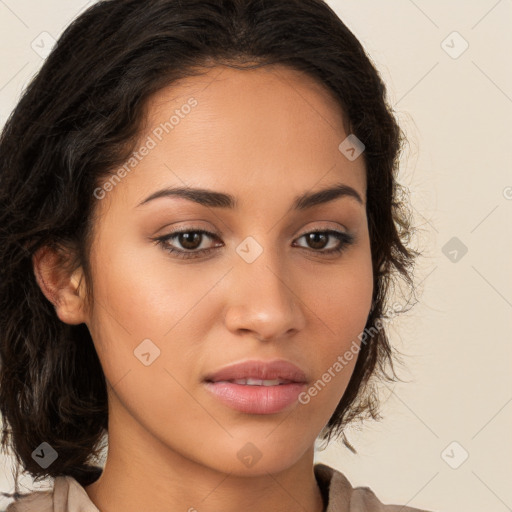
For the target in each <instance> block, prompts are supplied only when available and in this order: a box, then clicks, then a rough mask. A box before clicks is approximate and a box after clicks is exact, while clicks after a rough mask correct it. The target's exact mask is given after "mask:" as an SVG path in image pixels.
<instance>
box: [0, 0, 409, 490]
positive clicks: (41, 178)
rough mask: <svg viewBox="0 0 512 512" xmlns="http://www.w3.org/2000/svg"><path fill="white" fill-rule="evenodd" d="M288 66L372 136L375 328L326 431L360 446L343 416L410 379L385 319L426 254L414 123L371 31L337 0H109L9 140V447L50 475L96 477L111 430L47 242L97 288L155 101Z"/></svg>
mask: <svg viewBox="0 0 512 512" xmlns="http://www.w3.org/2000/svg"><path fill="white" fill-rule="evenodd" d="M274 64H278V65H283V66H289V67H291V68H293V69H296V70H299V71H303V72H305V73H307V74H309V75H310V76H311V77H313V78H315V79H316V80H317V81H318V82H319V83H321V84H324V85H325V86H326V88H327V89H328V90H329V91H330V92H331V93H332V95H333V97H334V98H335V99H336V100H337V101H338V103H339V105H340V107H341V109H342V111H343V113H344V120H345V122H346V124H347V129H348V131H347V133H351V134H354V135H355V136H356V137H357V138H358V139H359V140H361V141H362V142H363V143H364V145H365V151H364V154H363V155H364V159H365V164H366V169H367V217H368V227H369V234H370V242H371V253H372V263H373V280H374V295H373V305H372V309H371V311H370V314H369V316H368V320H367V324H366V328H367V330H368V332H370V333H371V335H370V336H369V338H368V339H365V341H364V342H363V343H362V344H361V350H360V352H359V355H358V359H357V363H356V366H355V369H354V372H353V375H352V377H351V379H350V382H349V385H348V388H347V389H346V392H345V393H344V395H343V397H342V399H341V401H340V402H339V404H338V406H337V407H336V410H335V412H334V414H333V415H332V417H331V418H330V420H329V422H328V423H327V425H326V426H325V428H324V431H322V436H323V438H324V439H325V438H327V439H330V438H331V436H333V435H338V434H341V435H342V437H343V442H344V443H345V444H346V446H348V447H349V448H351V449H352V450H353V448H352V447H351V445H350V444H349V443H348V441H347V440H346V438H345V435H344V433H343V431H344V428H345V427H346V426H347V425H348V424H349V423H350V422H351V421H353V420H355V419H356V418H362V417H371V418H374V419H378V418H379V414H378V397H377V393H376V389H375V386H374V385H373V384H372V383H373V382H374V381H375V382H380V381H381V380H383V379H389V380H394V379H396V378H397V376H396V373H395V371H394V370H393V362H394V361H396V360H397V359H396V356H397V354H396V350H395V349H394V348H392V346H391V344H390V342H389V339H388V337H387V334H386V329H385V328H383V327H382V321H383V319H384V318H385V317H386V311H387V310H386V308H387V303H388V299H389V295H390V291H391V288H392V286H393V285H394V284H395V283H396V282H397V280H399V279H400V280H405V282H406V283H407V285H408V286H409V287H410V288H411V289H412V285H413V279H412V268H413V264H414V259H415V257H416V256H417V255H418V253H416V252H415V251H414V250H412V249H411V248H409V247H408V240H409V237H410V234H411V232H412V225H411V224H412V222H411V217H410V213H409V211H408V208H407V203H406V201H404V200H403V199H402V195H401V194H400V185H399V184H398V182H397V171H398V161H399V156H400V153H401V150H402V148H403V143H404V142H405V136H404V134H403V131H402V130H401V128H400V127H399V125H398V123H397V121H396V119H395V116H394V114H393V111H392V108H391V107H390V105H389V103H388V101H387V98H386V94H387V93H386V87H385V85H384V83H383V81H382V79H381V77H380V75H379V73H378V71H377V70H376V68H375V66H374V65H373V63H372V61H371V59H370V58H369V56H368V55H367V54H366V52H365V50H364V49H363V47H362V45H361V44H360V42H359V41H358V40H357V38H356V37H355V36H354V35H353V33H352V32H351V31H350V30H349V29H348V28H347V26H346V25H345V24H344V23H343V22H342V21H341V20H340V18H339V17H338V16H337V15H336V13H335V12H334V11H333V10H332V9H331V8H330V7H329V6H328V5H327V4H326V3H325V2H324V1H322V0H280V1H279V2H276V1H275V0H146V1H144V2H141V1H140V0H106V1H99V2H97V3H96V4H94V5H93V6H92V7H90V8H88V9H87V10H86V11H85V12H84V13H83V14H81V15H80V16H79V17H78V18H77V19H76V20H75V21H73V22H72V23H71V25H70V26H69V27H68V28H67V29H66V30H65V31H64V33H63V34H62V36H61V37H60V38H59V40H58V42H57V44H56V46H55V48H54V49H53V51H52V52H51V54H50V55H49V56H48V58H47V60H46V61H45V62H44V64H43V66H42V68H41V69H40V71H39V72H38V73H37V75H36V76H35V77H34V78H33V80H32V81H31V83H30V84H29V85H28V87H27V88H26V90H25V91H24V93H23V95H22V97H21V99H20V101H19V102H18V104H17V106H16V107H15V109H14V110H13V112H12V114H11V115H10V117H9V119H8V120H7V122H6V124H5V126H4V128H3V131H2V134H1V138H0V362H1V369H0V413H1V415H2V417H3V432H2V448H3V449H4V450H5V449H7V448H11V449H12V451H13V452H14V454H15V456H16V461H17V463H18V465H21V466H22V467H23V468H24V470H25V471H27V472H28V473H30V474H31V475H32V476H33V477H34V478H35V479H36V480H37V479H42V478H46V477H56V476H60V475H69V476H72V477H74V478H76V480H77V481H78V482H79V483H80V484H81V485H88V484H89V483H90V482H92V481H94V480H95V479H96V477H97V475H98V471H99V468H98V467H95V466H94V465H93V464H92V461H93V460H94V457H96V456H98V454H99V453H100V450H101V449H102V448H103V446H102V440H104V438H105V437H106V434H107V431H108V430H107V429H108V403H107V384H106V381H105V377H104V374H103V371H102V367H101V364H100V361H99V359H98V357H97V354H96V352H95V349H94V345H93V343H92V339H91V336H90V333H89V330H88V328H87V326H86V325H85V324H80V325H67V324H65V323H63V322H62V321H60V320H59V318H58V317H57V315H56V313H55V310H54V307H53V306H52V304H51V303H50V302H49V301H48V300H47V299H46V297H45V296H44V295H43V293H42V291H41V289H40V287H39V286H38V284H37V282H36V279H35V276H34V270H33V262H32V257H33V255H34V253H35V252H36V251H37V250H38V249H39V248H41V247H43V246H49V247H52V248H55V249H59V250H60V251H61V252H62V254H64V253H65V251H71V252H72V254H73V255H74V259H73V261H68V260H64V259H63V263H66V264H68V265H69V266H70V269H75V268H78V267H79V266H82V267H83V269H84V271H85V280H86V281H87V286H88V289H89V290H92V282H91V279H90V271H89V268H90V267H89V265H88V262H89V248H90V242H91V240H90V237H91V232H92V231H91V228H92V226H93V223H94V206H95V200H94V195H93V191H94V190H95V188H96V187H97V186H98V183H100V181H101V179H102V178H104V177H105V176H107V175H108V174H111V173H112V172H113V171H112V170H113V169H115V168H117V166H119V165H121V164H122V163H123V162H124V161H126V159H127V158H128V157H129V156H130V154H131V153H132V151H133V150H134V147H135V143H136V138H137V135H138V134H139V132H140V129H141V127H142V124H143V122H144V118H145V108H146V106H147V103H148V100H149V98H150V97H151V96H152V95H153V94H154V93H156V92H158V91H159V90H161V89H163V88H164V87H167V86H169V85H172V84H173V83H174V82H176V81H177V80H179V79H181V78H186V77H188V76H191V75H193V74H197V73H200V72H201V70H204V69H207V68H210V67H213V66H216V65H228V66H232V67H236V68H238V69H245V68H247V67H260V66H267V65H274ZM92 295H93V294H91V296H92ZM379 322H380V324H379ZM387 368H390V369H391V370H392V372H391V373H392V375H389V374H388V372H387ZM42 442H47V443H49V444H50V445H51V446H52V447H53V449H55V450H56V451H57V452H58V458H57V459H56V460H55V461H54V462H53V463H52V464H51V465H50V466H49V467H48V468H46V469H44V468H42V467H41V466H40V465H39V464H38V463H37V462H36V460H35V459H34V458H33V456H32V454H33V452H34V450H35V449H36V448H37V447H38V446H39V445H40V444H41V443H42ZM18 469H19V467H18ZM16 475H18V471H17V473H16ZM16 493H17V495H19V494H18V483H17V476H16Z"/></svg>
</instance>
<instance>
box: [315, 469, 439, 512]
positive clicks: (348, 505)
mask: <svg viewBox="0 0 512 512" xmlns="http://www.w3.org/2000/svg"><path fill="white" fill-rule="evenodd" d="M314 468H315V475H316V478H317V481H318V484H319V486H320V489H321V490H322V494H323V495H324V498H325V499H327V509H326V511H325V512H429V511H427V510H423V509H419V508H411V507H407V506H402V505H386V504H384V503H382V502H381V501H380V500H379V499H378V498H377V496H376V495H375V493H374V492H373V491H372V490H371V489H370V488H369V487H353V486H352V485H351V483H350V482H349V480H348V479H347V477H346V476H345V475H343V473H341V472H340V471H338V470H336V469H334V468H332V467H330V466H327V465H326V464H321V463H317V464H315V465H314Z"/></svg>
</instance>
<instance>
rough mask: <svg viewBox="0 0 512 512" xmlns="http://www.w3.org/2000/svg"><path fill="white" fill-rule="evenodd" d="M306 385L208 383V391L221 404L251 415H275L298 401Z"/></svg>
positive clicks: (297, 383) (295, 383)
mask: <svg viewBox="0 0 512 512" xmlns="http://www.w3.org/2000/svg"><path fill="white" fill-rule="evenodd" d="M305 387H306V384H304V383H299V382H294V383H290V384H279V385H278V386H247V385H245V384H235V383H234V382H206V389H208V390H209V391H210V392H211V393H213V394H214V395H215V396H216V397H217V398H218V399H219V400H220V401H221V402H223V403H224V404H226V405H227V406H229V407H231V408H233V409H236V410H237V411H241V412H245V413H249V414H275V413H278V412H281V411H282V410H284V409H286V408H287V407H288V406H290V405H291V404H293V403H294V402H296V401H297V398H298V396H299V394H300V392H301V391H303V390H304V388H305Z"/></svg>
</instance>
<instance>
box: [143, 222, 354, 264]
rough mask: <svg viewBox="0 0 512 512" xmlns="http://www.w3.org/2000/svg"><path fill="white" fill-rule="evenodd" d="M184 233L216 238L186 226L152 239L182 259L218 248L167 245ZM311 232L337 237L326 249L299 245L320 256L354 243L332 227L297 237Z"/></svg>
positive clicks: (341, 250)
mask: <svg viewBox="0 0 512 512" xmlns="http://www.w3.org/2000/svg"><path fill="white" fill-rule="evenodd" d="M184 233H187V234H190V233H196V234H201V235H206V236H207V237H209V238H212V239H213V238H218V237H217V235H215V234H214V233H210V232H209V231H205V230H203V229H193V228H188V229H185V230H182V231H175V232H173V233H172V234H169V235H165V236H162V237H158V238H154V239H153V241H154V242H155V243H156V244H157V245H159V246H160V247H162V249H163V250H164V251H166V252H168V253H170V254H173V255H174V256H176V257H177V258H182V259H193V258H199V257H201V255H204V256H206V255H208V254H210V253H211V252H212V251H213V250H215V249H218V248H219V247H210V248H208V249H201V250H194V251H182V250H180V249H174V248H172V247H169V245H168V244H167V242H168V241H169V240H172V239H174V238H176V237H178V236H179V235H182V234H184ZM312 233H321V234H327V235H331V236H333V237H334V238H337V239H338V240H339V241H340V245H339V246H338V247H336V248H334V249H328V250H327V251H325V250H321V249H319V250H315V249H308V248H306V247H301V249H306V250H308V251H311V252H314V253H317V254H320V255H321V256H323V255H325V256H331V255H334V254H340V253H341V252H343V251H344V250H345V249H346V248H347V247H348V246H350V245H352V244H353V243H354V241H355V238H354V236H353V235H351V234H349V233H345V232H343V231H335V230H332V229H314V230H312V231H308V232H307V233H304V234H303V235H301V236H300V237H299V239H300V238H302V237H304V236H306V235H309V234H312Z"/></svg>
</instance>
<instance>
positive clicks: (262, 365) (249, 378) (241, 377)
mask: <svg viewBox="0 0 512 512" xmlns="http://www.w3.org/2000/svg"><path fill="white" fill-rule="evenodd" d="M204 380H205V381H206V382H222V381H224V382H234V383H237V384H245V385H249V386H251V385H252V386H258V385H259V386H273V385H281V384H290V383H301V384H303V383H306V382H307V378H306V374H305V373H304V371H302V370H301V369H300V368H299V367H298V366H296V365H294V364H293V363H290V362H289V361H286V360H284V359H279V360H276V361H269V362H265V361H256V360H252V361H244V362H242V363H237V364H233V365H229V366H226V367H224V368H221V369H220V370H218V371H216V372H213V373H210V374H208V375H207V376H206V377H205V378H204Z"/></svg>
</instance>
